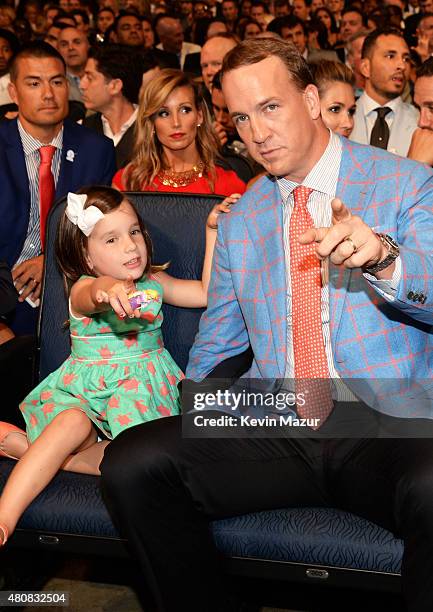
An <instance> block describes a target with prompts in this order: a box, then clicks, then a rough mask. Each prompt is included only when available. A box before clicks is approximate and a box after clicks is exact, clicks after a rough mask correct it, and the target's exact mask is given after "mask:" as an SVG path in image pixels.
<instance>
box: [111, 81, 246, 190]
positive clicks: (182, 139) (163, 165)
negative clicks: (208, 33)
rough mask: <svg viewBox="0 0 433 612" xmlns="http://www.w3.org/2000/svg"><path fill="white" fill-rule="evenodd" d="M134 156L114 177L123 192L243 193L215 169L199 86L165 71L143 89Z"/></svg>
mask: <svg viewBox="0 0 433 612" xmlns="http://www.w3.org/2000/svg"><path fill="white" fill-rule="evenodd" d="M136 136H137V138H136V144H135V150H134V156H133V159H132V160H131V163H129V164H128V165H127V166H126V167H125V168H123V169H122V170H120V171H119V172H117V173H116V175H115V176H114V179H113V186H114V187H117V188H118V189H121V190H124V191H177V192H192V193H218V194H220V195H231V194H232V193H243V192H244V191H245V184H244V182H243V181H241V180H240V179H239V178H238V177H237V175H236V174H235V173H234V172H233V171H232V170H225V169H223V168H222V167H221V166H220V165H218V163H217V158H218V150H219V143H218V137H217V135H216V133H215V131H214V130H213V128H212V121H211V117H210V113H209V110H208V108H207V106H206V104H205V103H204V100H203V97H202V96H201V94H200V91H199V87H198V85H197V84H196V83H195V82H194V80H193V79H192V78H190V77H189V76H188V75H186V74H185V73H183V72H182V71H180V70H171V69H165V70H162V71H161V72H160V74H159V75H157V76H156V77H155V78H153V79H152V81H150V83H148V84H147V85H146V87H144V88H143V90H142V92H141V94H140V101H139V107H138V116H137V133H136Z"/></svg>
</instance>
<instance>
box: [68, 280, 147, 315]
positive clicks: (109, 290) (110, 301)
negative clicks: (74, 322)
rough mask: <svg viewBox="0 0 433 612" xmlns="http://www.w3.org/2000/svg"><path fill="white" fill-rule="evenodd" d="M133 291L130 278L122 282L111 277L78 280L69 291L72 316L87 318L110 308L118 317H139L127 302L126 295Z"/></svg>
mask: <svg viewBox="0 0 433 612" xmlns="http://www.w3.org/2000/svg"><path fill="white" fill-rule="evenodd" d="M134 290H135V284H134V281H133V280H132V276H128V277H127V279H126V280H123V281H121V280H118V279H116V278H113V277H111V276H98V277H97V278H83V279H80V280H79V281H77V282H76V283H75V285H74V286H73V287H72V289H71V309H72V314H73V315H77V316H87V315H91V314H94V313H95V312H103V311H105V310H110V309H111V308H112V309H113V310H114V311H115V312H116V313H117V314H118V315H119V316H120V317H125V316H137V317H139V316H140V312H139V311H138V310H135V311H134V310H132V308H131V305H130V303H129V301H128V293H130V292H131V291H134Z"/></svg>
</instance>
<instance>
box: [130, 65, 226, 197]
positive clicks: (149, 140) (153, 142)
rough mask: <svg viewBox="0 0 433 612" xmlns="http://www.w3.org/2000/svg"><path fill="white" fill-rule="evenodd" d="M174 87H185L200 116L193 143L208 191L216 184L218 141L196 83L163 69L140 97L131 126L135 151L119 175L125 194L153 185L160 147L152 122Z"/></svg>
mask: <svg viewBox="0 0 433 612" xmlns="http://www.w3.org/2000/svg"><path fill="white" fill-rule="evenodd" d="M178 87H189V88H190V89H191V90H192V92H193V97H194V105H195V107H196V109H197V110H198V111H201V112H202V114H203V122H202V124H201V127H199V128H198V129H197V135H196V139H195V143H196V147H197V151H198V154H199V157H200V160H201V161H202V162H203V163H204V166H205V172H206V175H207V178H208V180H209V184H210V186H211V189H212V190H213V189H214V185H215V180H216V171H215V160H216V158H217V156H218V150H219V141H218V137H217V135H216V133H215V131H214V129H213V127H212V120H211V116H210V113H209V109H208V107H207V105H206V102H205V101H204V99H203V96H202V95H201V93H200V89H199V86H198V84H197V83H195V81H194V80H193V79H192V78H191V77H190V76H189V75H188V74H186V73H184V72H182V71H181V70H174V69H172V68H165V69H164V70H161V71H160V72H159V74H157V76H155V77H154V78H153V79H152V80H151V81H150V82H149V83H148V84H147V85H146V86H145V87H144V88H143V89H142V90H141V93H140V100H139V104H138V115H137V121H136V122H135V147H134V154H133V157H132V160H131V162H130V163H129V164H128V165H127V166H126V168H125V172H124V174H123V177H122V178H123V186H124V187H125V189H126V190H128V191H140V190H141V189H142V188H143V186H149V185H152V184H153V181H154V180H155V177H156V176H157V175H158V173H159V172H160V171H161V169H162V168H163V155H164V152H163V147H162V145H161V143H160V142H159V140H158V138H157V136H156V133H155V130H154V122H155V117H156V114H157V112H158V111H159V110H160V108H161V107H162V106H164V103H165V101H166V100H167V98H168V96H169V95H170V94H171V93H173V91H174V90H175V89H177V88H178Z"/></svg>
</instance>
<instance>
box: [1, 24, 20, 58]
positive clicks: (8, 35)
mask: <svg viewBox="0 0 433 612" xmlns="http://www.w3.org/2000/svg"><path fill="white" fill-rule="evenodd" d="M0 38H3V39H4V40H7V42H8V43H9V47H10V48H11V51H12V53H14V54H15V53H16V52H17V51H18V49H19V48H20V41H19V40H18V38H17V37H16V36H15V34H14V33H13V32H11V31H10V30H4V29H3V28H0Z"/></svg>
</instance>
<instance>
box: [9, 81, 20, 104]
mask: <svg viewBox="0 0 433 612" xmlns="http://www.w3.org/2000/svg"><path fill="white" fill-rule="evenodd" d="M8 92H9V95H10V98H11V100H12V102H14V103H15V104H16V105H17V106H18V96H17V88H16V87H15V84H14V83H12V81H10V83H9V85H8Z"/></svg>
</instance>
